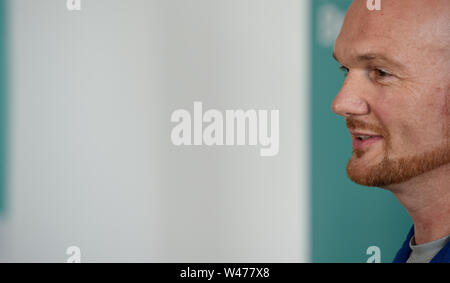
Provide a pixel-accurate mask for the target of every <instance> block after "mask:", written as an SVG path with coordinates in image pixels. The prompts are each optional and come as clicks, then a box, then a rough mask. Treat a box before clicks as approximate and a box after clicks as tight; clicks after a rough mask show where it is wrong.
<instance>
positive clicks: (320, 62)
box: [0, 0, 411, 262]
mask: <svg viewBox="0 0 450 283" xmlns="http://www.w3.org/2000/svg"><path fill="white" fill-rule="evenodd" d="M350 2H351V1H347V0H311V1H308V0H283V1H277V0H190V1H186V0H127V1H121V0H95V1H94V0H81V10H72V11H69V10H68V9H67V6H66V1H65V0H64V1H63V0H14V1H7V0H0V21H1V22H0V169H1V170H0V184H1V185H0V261H1V262H65V261H66V260H67V259H68V257H69V255H67V254H66V249H67V248H68V247H70V246H77V247H79V248H80V250H81V261H82V262H365V261H366V260H367V259H368V258H369V255H367V254H366V250H367V248H368V247H370V246H378V247H379V248H380V250H381V259H382V261H383V262H390V261H392V259H393V257H394V255H395V253H396V251H397V250H398V249H399V248H400V245H401V243H402V242H403V240H404V238H405V237H406V234H407V232H408V229H409V228H410V225H411V221H410V219H409V217H408V215H407V214H406V212H405V211H404V210H403V209H402V207H401V206H400V205H399V204H398V203H397V202H396V200H395V198H394V197H393V196H392V195H391V194H390V193H389V192H387V191H383V190H380V189H375V188H364V187H360V186H358V185H355V184H353V183H351V182H350V181H349V180H348V179H347V177H346V173H345V165H346V163H347V161H348V159H349V158H350V156H351V141H350V137H349V136H348V134H347V130H346V128H345V122H344V120H343V119H342V118H339V117H337V116H336V115H334V114H333V113H332V112H331V101H332V100H333V98H334V96H335V95H336V93H337V92H338V90H339V87H340V85H341V84H342V82H343V79H344V76H343V74H341V73H340V71H339V66H338V64H337V63H335V62H334V61H333V59H332V57H331V54H332V50H333V44H334V40H335V38H336V36H337V34H338V32H339V29H340V25H341V24H342V20H343V17H344V14H345V10H346V8H347V7H348V5H349V4H350ZM194 101H201V102H202V103H203V108H204V109H218V110H221V111H225V110H228V109H244V110H247V109H266V110H272V109H278V110H279V111H280V151H279V154H278V155H276V156H274V157H261V156H260V155H259V148H258V147H254V146H253V147H252V146H239V147H238V146H215V147H208V146H192V147H176V146H174V145H172V143H171V140H170V133H171V130H172V128H173V126H174V124H173V123H171V122H170V116H171V114H172V112H173V111H175V110H177V109H187V110H189V111H190V112H191V113H192V112H193V102H194ZM330 141H332V142H331V143H330Z"/></svg>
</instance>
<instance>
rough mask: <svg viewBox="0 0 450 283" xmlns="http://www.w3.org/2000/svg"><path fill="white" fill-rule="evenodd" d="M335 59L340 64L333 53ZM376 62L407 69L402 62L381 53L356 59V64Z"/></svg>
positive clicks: (362, 55) (360, 56)
mask: <svg viewBox="0 0 450 283" xmlns="http://www.w3.org/2000/svg"><path fill="white" fill-rule="evenodd" d="M333 58H334V59H335V60H336V61H337V62H340V61H339V59H338V58H337V56H336V53H335V52H333ZM375 60H379V61H383V62H386V63H388V64H390V65H393V66H394V67H397V68H399V69H401V70H404V69H405V66H404V65H403V64H401V63H400V62H398V61H397V60H394V59H390V58H388V57H386V56H385V55H383V54H380V53H366V54H361V55H358V56H356V58H355V61H356V62H371V61H375Z"/></svg>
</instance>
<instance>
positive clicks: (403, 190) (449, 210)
mask: <svg viewBox="0 0 450 283" xmlns="http://www.w3.org/2000/svg"><path fill="white" fill-rule="evenodd" d="M386 189H388V190H390V191H391V192H392V193H393V194H394V195H395V197H396V198H397V200H398V201H399V202H400V203H401V204H402V205H403V206H404V207H405V208H406V210H407V211H408V213H409V215H410V216H411V219H412V221H413V223H414V239H415V241H416V244H417V245H421V244H424V243H428V242H431V241H435V240H438V239H441V238H444V237H446V236H448V235H450V164H447V165H444V166H441V167H439V168H437V169H435V170H432V171H430V172H427V173H425V174H423V175H421V176H418V177H415V178H413V179H411V180H409V181H407V182H405V183H401V184H395V185H391V186H388V187H386Z"/></svg>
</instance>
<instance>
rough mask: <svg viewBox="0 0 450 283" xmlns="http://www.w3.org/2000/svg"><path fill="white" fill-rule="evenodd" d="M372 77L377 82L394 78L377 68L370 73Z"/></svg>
mask: <svg viewBox="0 0 450 283" xmlns="http://www.w3.org/2000/svg"><path fill="white" fill-rule="evenodd" d="M370 77H371V78H372V79H373V80H375V81H379V80H383V79H388V78H389V77H392V74H390V73H388V72H386V71H383V70H381V69H378V68H375V69H373V70H372V71H370Z"/></svg>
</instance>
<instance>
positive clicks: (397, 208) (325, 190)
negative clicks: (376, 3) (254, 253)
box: [310, 0, 412, 262]
mask: <svg viewBox="0 0 450 283" xmlns="http://www.w3.org/2000/svg"><path fill="white" fill-rule="evenodd" d="M350 3H351V1H348V0H311V5H310V7H311V9H312V11H311V13H312V17H311V20H312V23H311V28H312V32H311V35H312V39H311V41H310V42H311V52H312V66H311V68H312V70H311V71H312V72H311V74H312V85H311V87H312V90H311V91H312V99H311V103H312V105H311V107H312V111H311V113H312V114H311V115H312V117H311V119H312V128H311V129H312V133H311V136H312V141H311V144H312V160H311V162H312V164H311V166H312V170H311V172H312V176H311V190H312V192H311V196H312V222H311V223H312V227H311V228H312V229H311V231H312V235H311V239H312V261H313V262H366V261H367V259H368V258H369V257H370V256H369V255H367V254H366V251H367V248H368V247H369V246H378V247H379V248H380V249H381V261H382V262H391V261H392V260H393V258H394V256H395V254H396V252H397V251H398V249H399V248H400V246H401V244H402V242H403V241H404V239H405V238H406V235H407V233H408V231H409V228H410V227H411V225H412V222H411V220H410V218H409V216H408V214H407V213H406V211H405V210H404V209H403V207H402V206H401V205H400V204H399V203H398V202H397V200H396V199H395V197H394V196H393V195H392V194H391V193H390V192H388V191H386V190H383V189H378V188H368V187H363V186H359V185H356V184H354V183H352V182H351V181H350V180H349V179H348V178H347V175H346V165H347V162H348V160H349V158H350V157H351V154H352V148H351V138H350V135H349V133H348V130H347V128H346V125H345V120H344V118H343V117H340V116H337V115H335V114H334V113H333V112H332V111H331V103H332V101H333V99H334V97H335V96H336V94H337V93H338V91H339V89H340V87H341V85H342V83H343V82H344V74H343V73H342V72H341V71H340V70H339V64H338V63H337V62H335V61H334V59H333V58H332V51H333V45H334V39H335V37H336V36H337V32H338V31H339V29H340V23H341V22H342V19H343V17H344V15H345V11H346V9H347V8H348V6H349V5H350Z"/></svg>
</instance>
